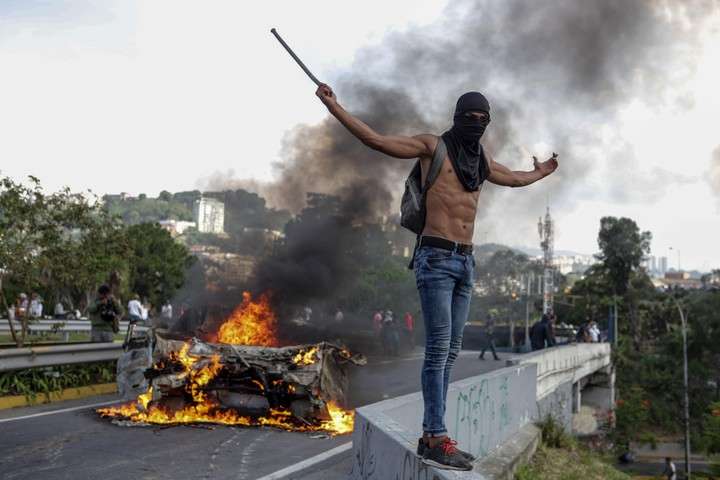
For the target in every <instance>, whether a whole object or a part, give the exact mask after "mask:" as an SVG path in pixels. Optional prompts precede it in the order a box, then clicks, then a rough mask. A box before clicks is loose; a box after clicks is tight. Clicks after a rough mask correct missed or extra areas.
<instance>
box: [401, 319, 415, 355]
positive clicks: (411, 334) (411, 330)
mask: <svg viewBox="0 0 720 480" xmlns="http://www.w3.org/2000/svg"><path fill="white" fill-rule="evenodd" d="M404 320H405V336H406V337H407V341H408V346H409V347H410V350H412V349H413V348H415V319H414V318H413V316H412V314H411V313H410V312H405V317H404Z"/></svg>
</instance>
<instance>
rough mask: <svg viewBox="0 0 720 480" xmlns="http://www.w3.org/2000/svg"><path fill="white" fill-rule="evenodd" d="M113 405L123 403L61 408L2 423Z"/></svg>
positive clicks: (7, 419) (10, 419)
mask: <svg viewBox="0 0 720 480" xmlns="http://www.w3.org/2000/svg"><path fill="white" fill-rule="evenodd" d="M113 403H121V401H120V400H112V401H110V402H100V403H92V404H90V405H80V406H78V407H69V408H61V409H60V410H51V411H49V412H40V413H33V414H31V415H23V416H21V417H12V418H2V419H0V423H5V422H14V421H16V420H27V419H28V418H36V417H44V416H45V415H54V414H56V413H65V412H74V411H75V410H83V409H86V408H95V407H103V406H105V405H112V404H113Z"/></svg>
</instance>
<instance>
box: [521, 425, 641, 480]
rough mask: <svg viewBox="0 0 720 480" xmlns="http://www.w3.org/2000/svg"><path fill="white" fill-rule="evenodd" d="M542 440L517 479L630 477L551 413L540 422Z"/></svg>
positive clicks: (617, 479)
mask: <svg viewBox="0 0 720 480" xmlns="http://www.w3.org/2000/svg"><path fill="white" fill-rule="evenodd" d="M538 427H539V428H540V429H541V430H542V443H541V445H540V447H539V448H538V450H537V451H536V452H535V455H533V458H532V460H530V462H529V463H528V464H526V465H523V466H521V467H520V468H519V469H518V471H517V473H516V474H515V479H516V480H630V479H631V478H632V477H630V476H628V475H627V474H625V473H623V472H621V471H619V470H617V469H616V468H614V467H613V466H612V465H611V464H610V462H609V461H608V459H606V458H604V457H603V456H602V455H601V454H599V453H597V452H594V451H592V450H590V449H589V448H588V447H586V446H584V445H582V444H581V443H579V442H578V441H577V440H576V439H575V438H574V437H573V436H572V435H569V434H568V433H567V432H566V431H565V430H564V429H563V427H562V425H560V424H559V423H558V422H557V421H555V420H554V419H553V418H552V417H549V416H548V417H546V418H545V420H543V421H542V422H540V423H539V424H538Z"/></svg>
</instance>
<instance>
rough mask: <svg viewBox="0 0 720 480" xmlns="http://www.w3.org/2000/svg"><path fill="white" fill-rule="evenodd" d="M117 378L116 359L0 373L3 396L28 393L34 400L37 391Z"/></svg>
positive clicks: (90, 383) (47, 392)
mask: <svg viewBox="0 0 720 480" xmlns="http://www.w3.org/2000/svg"><path fill="white" fill-rule="evenodd" d="M114 381H115V362H114V361H109V362H97V363H89V364H77V365H59V366H56V367H46V368H30V369H27V370H18V371H15V372H5V373H2V374H0V396H5V395H25V397H27V398H28V399H29V400H35V398H36V397H37V395H38V394H46V395H47V394H50V393H51V392H56V391H62V390H64V389H66V388H76V387H84V386H86V385H93V384H96V383H109V382H114Z"/></svg>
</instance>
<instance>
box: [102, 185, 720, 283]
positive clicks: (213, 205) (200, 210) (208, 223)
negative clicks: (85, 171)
mask: <svg viewBox="0 0 720 480" xmlns="http://www.w3.org/2000/svg"><path fill="white" fill-rule="evenodd" d="M211 195H212V196H211ZM170 196H171V194H169V193H167V195H166V198H168V199H169V198H170ZM175 196H182V197H184V198H185V197H187V198H185V199H184V200H183V201H185V203H186V205H187V207H188V209H190V208H191V212H192V221H190V220H180V219H162V217H161V219H158V220H156V221H157V223H158V224H159V225H160V226H161V227H162V228H164V229H165V230H167V231H168V232H169V233H170V234H171V235H172V236H173V237H174V238H177V239H178V241H181V242H184V243H187V238H188V237H187V235H188V234H189V233H191V232H197V233H200V234H206V235H208V234H209V235H211V236H216V237H217V238H227V237H228V233H226V226H225V222H226V208H225V203H224V202H223V201H222V200H220V199H219V198H217V192H215V193H213V192H210V193H201V192H198V191H194V192H181V193H180V194H175ZM162 197H163V194H161V196H160V197H159V198H158V200H162ZM315 197H317V198H315ZM321 197H325V196H323V195H320V194H310V195H309V198H315V200H317V199H319V198H321ZM328 198H329V197H328ZM146 199H147V197H145V196H144V195H140V196H138V197H135V196H131V195H129V194H127V193H120V194H117V195H106V196H105V197H104V200H105V201H106V202H116V204H123V203H126V202H132V201H138V200H140V201H142V200H146ZM147 200H154V199H147ZM188 213H189V212H188ZM188 216H189V215H188ZM376 223H377V225H378V226H379V228H380V230H382V231H383V232H385V234H386V235H389V240H388V243H389V244H390V247H391V250H392V254H393V255H397V256H402V257H406V258H409V257H410V256H411V255H412V251H413V246H414V237H413V236H411V235H405V234H404V233H405V232H404V230H403V229H401V228H399V219H398V218H397V216H382V217H380V218H378V219H377V222H376ZM241 231H242V233H243V234H246V235H254V236H255V237H254V238H256V239H258V240H259V239H262V242H263V243H266V244H272V242H274V241H277V240H279V239H282V238H283V237H284V232H283V231H281V230H278V229H274V228H260V227H249V226H244V227H242V228H241ZM188 246H189V247H190V250H191V251H192V252H193V254H194V255H196V256H197V257H198V258H199V259H200V260H201V261H202V262H203V263H207V264H208V265H206V268H209V269H210V270H211V271H213V272H215V273H217V274H219V276H221V277H222V276H230V277H233V278H234V279H235V280H245V279H247V278H248V277H249V276H250V274H251V272H252V270H253V267H254V265H255V263H256V262H257V258H256V256H255V255H247V254H238V253H237V252H227V251H225V249H223V248H221V247H220V246H219V245H208V244H205V242H200V243H197V241H194V242H193V243H192V244H189V245H188ZM489 246H491V244H487V245H478V250H482V249H483V248H484V247H489ZM496 248H510V249H512V250H515V251H517V252H521V253H523V254H525V255H527V256H528V257H529V258H530V259H532V260H534V261H537V262H538V263H543V261H544V254H543V250H542V249H541V248H537V247H527V246H512V247H508V246H500V245H498V246H492V249H493V250H494V249H496ZM551 258H552V266H553V267H554V270H555V271H556V272H558V273H560V274H561V275H564V276H566V277H567V279H568V281H569V282H570V283H573V282H574V281H576V280H579V279H581V278H583V277H584V274H585V272H586V271H587V270H588V269H589V268H590V267H592V266H593V265H595V264H597V263H598V259H597V258H596V256H595V255H588V254H583V253H578V252H573V251H568V250H558V251H555V252H554V253H553V255H552V257H551ZM678 262H679V255H678ZM668 264H669V262H668V257H667V256H656V255H650V256H648V257H647V258H645V260H644V261H643V265H642V266H643V268H644V269H645V271H646V272H647V274H648V276H649V277H650V279H651V281H652V282H653V285H654V286H655V287H656V288H658V289H664V288H685V289H696V288H703V287H704V286H706V285H707V284H720V278H718V274H717V272H714V273H711V272H700V271H696V270H692V271H683V270H678V269H674V268H672V267H669V265H668ZM223 273H224V275H223Z"/></svg>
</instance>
